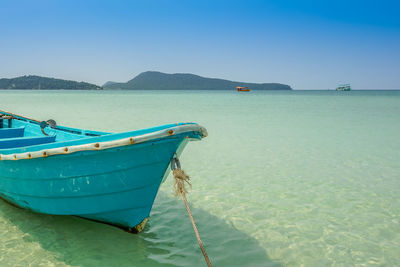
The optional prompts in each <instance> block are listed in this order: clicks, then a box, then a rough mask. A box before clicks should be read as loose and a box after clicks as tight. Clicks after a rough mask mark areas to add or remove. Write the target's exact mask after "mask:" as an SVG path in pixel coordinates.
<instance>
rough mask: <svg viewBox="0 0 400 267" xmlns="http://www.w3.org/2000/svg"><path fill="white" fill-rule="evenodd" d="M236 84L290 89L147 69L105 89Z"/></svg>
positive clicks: (204, 87) (231, 87)
mask: <svg viewBox="0 0 400 267" xmlns="http://www.w3.org/2000/svg"><path fill="white" fill-rule="evenodd" d="M236 86H247V87H249V88H250V89H251V90H292V88H291V87H290V86H289V85H286V84H280V83H246V82H234V81H229V80H223V79H215V78H205V77H201V76H198V75H194V74H186V73H176V74H166V73H162V72H156V71H147V72H143V73H141V74H139V75H138V76H136V77H135V78H133V79H132V80H130V81H128V82H126V83H115V82H107V83H105V84H104V85H103V87H104V88H105V89H123V90H235V87H236Z"/></svg>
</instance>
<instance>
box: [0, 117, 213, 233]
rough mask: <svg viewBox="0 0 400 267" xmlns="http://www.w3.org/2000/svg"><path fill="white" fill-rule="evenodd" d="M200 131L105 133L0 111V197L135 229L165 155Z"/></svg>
mask: <svg viewBox="0 0 400 267" xmlns="http://www.w3.org/2000/svg"><path fill="white" fill-rule="evenodd" d="M206 136H207V131H206V129H205V128H203V127H201V126H199V125H198V124H196V123H176V124H168V125H163V126H157V127H154V128H148V129H141V130H136V131H131V132H123V133H107V132H98V131H89V130H82V129H74V128H69V127H64V126H58V125H56V124H55V122H54V121H53V120H49V121H47V122H40V121H37V120H34V119H29V118H26V117H23V116H19V115H16V114H12V113H9V112H5V111H1V110H0V197H1V198H3V199H5V200H6V201H8V202H10V203H12V204H14V205H16V206H19V207H22V208H25V209H29V210H32V211H34V212H38V213H46V214H55V215H76V216H80V217H83V218H87V219H91V220H96V221H100V222H104V223H108V224H113V225H116V226H119V227H122V228H125V229H127V230H129V231H133V232H135V231H140V230H141V229H142V228H143V226H144V224H145V222H146V220H147V217H148V216H149V214H150V210H151V207H152V205H153V202H154V199H155V197H156V194H157V191H158V188H159V186H160V184H161V183H162V182H163V181H164V180H165V179H166V177H167V176H168V174H169V171H170V162H171V159H172V158H173V157H174V156H176V155H177V156H179V155H180V154H181V152H182V150H183V149H184V147H185V146H186V144H187V143H188V142H189V141H190V140H200V139H202V138H204V137H206Z"/></svg>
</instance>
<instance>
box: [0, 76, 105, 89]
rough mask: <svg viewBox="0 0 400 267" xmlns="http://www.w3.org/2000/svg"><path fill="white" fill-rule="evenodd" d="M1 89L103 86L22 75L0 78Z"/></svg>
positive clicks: (89, 87)
mask: <svg viewBox="0 0 400 267" xmlns="http://www.w3.org/2000/svg"><path fill="white" fill-rule="evenodd" d="M0 89H8V90H10V89H20V90H60V89H64V90H102V89H103V87H101V86H98V85H95V84H91V83H87V82H76V81H69V80H62V79H55V78H48V77H41V76H35V75H28V76H21V77H17V78H11V79H7V78H3V79H0Z"/></svg>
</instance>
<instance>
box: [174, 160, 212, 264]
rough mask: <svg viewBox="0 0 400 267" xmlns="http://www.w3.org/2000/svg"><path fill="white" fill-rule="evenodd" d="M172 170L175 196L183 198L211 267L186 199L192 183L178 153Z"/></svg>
mask: <svg viewBox="0 0 400 267" xmlns="http://www.w3.org/2000/svg"><path fill="white" fill-rule="evenodd" d="M171 169H172V173H173V175H174V178H175V184H174V189H175V196H182V198H183V202H184V203H185V207H186V210H187V212H188V214H189V218H190V221H191V222H192V226H193V230H194V233H195V234H196V238H197V242H198V243H199V246H200V249H201V252H202V253H203V256H204V260H205V261H206V263H207V266H208V267H211V262H210V259H209V258H208V255H207V252H206V250H205V248H204V245H203V242H202V241H201V239H200V234H199V231H198V230H197V226H196V223H195V221H194V218H193V215H192V212H191V211H190V208H189V203H188V201H187V199H186V193H187V192H188V191H187V189H186V187H185V183H186V184H188V186H189V187H190V188H192V184H191V183H190V177H189V176H188V175H187V174H186V173H185V171H184V170H182V169H181V163H180V162H179V159H178V156H177V155H176V153H175V155H174V157H173V158H172V159H171Z"/></svg>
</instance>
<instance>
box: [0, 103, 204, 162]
mask: <svg viewBox="0 0 400 267" xmlns="http://www.w3.org/2000/svg"><path fill="white" fill-rule="evenodd" d="M181 125H194V123H175V124H166V125H161V126H156V127H152V128H146V129H139V130H134V131H129V132H121V133H110V132H100V131H92V130H84V129H77V128H70V127H65V126H60V125H56V122H55V121H54V120H48V121H38V120H34V119H30V118H26V117H23V116H20V115H16V114H13V113H9V112H5V111H2V110H0V155H1V154H3V155H7V154H12V153H23V152H28V151H29V152H31V151H38V150H41V149H49V148H56V147H61V146H70V145H82V144H87V143H95V142H107V141H114V140H119V139H123V138H128V137H135V136H139V135H145V134H153V133H156V132H158V131H161V130H165V129H169V128H171V127H176V126H181ZM181 135H183V134H181ZM184 135H185V136H189V137H191V138H194V139H200V138H201V137H200V136H201V135H200V133H199V132H193V131H189V133H186V134H184ZM155 138H157V137H155Z"/></svg>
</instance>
